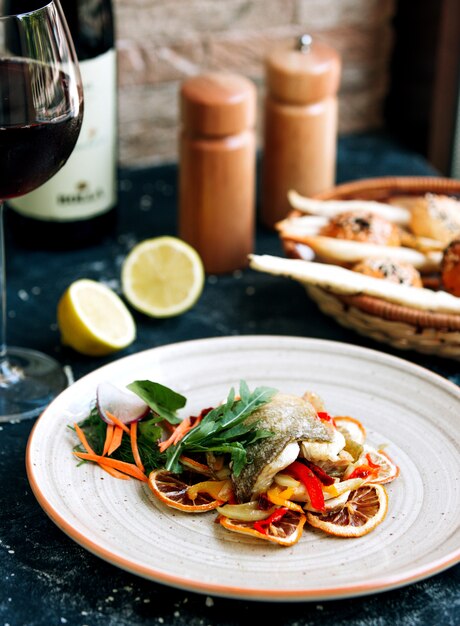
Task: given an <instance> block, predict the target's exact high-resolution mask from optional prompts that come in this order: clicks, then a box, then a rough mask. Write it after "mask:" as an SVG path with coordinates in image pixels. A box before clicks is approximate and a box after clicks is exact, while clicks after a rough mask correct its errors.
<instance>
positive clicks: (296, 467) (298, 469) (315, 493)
mask: <svg viewBox="0 0 460 626" xmlns="http://www.w3.org/2000/svg"><path fill="white" fill-rule="evenodd" d="M284 471H285V472H286V473H287V474H291V475H292V476H294V478H297V479H298V480H300V482H302V483H303V484H304V485H305V489H306V490H307V493H308V497H309V498H310V502H311V505H312V507H313V508H315V509H316V510H317V511H324V510H325V509H324V494H323V487H322V485H321V481H320V480H319V478H318V477H317V476H315V474H314V473H313V472H312V470H311V469H310V468H309V467H307V466H306V465H304V464H303V463H300V461H294V463H291V465H289V466H288V467H287V468H286V469H285V470H284Z"/></svg>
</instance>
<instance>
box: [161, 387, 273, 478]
mask: <svg viewBox="0 0 460 626" xmlns="http://www.w3.org/2000/svg"><path fill="white" fill-rule="evenodd" d="M275 393H276V389H272V388H271V387H257V388H256V389H255V390H254V391H253V392H252V393H251V391H250V390H249V387H248V385H247V383H246V382H244V381H241V382H240V393H239V396H240V397H239V399H238V400H235V390H234V389H233V388H232V389H231V390H230V392H229V394H228V397H227V400H226V402H224V403H223V404H221V405H219V406H218V407H216V408H214V409H212V410H211V411H209V413H207V414H206V415H205V417H204V418H203V419H202V421H201V422H200V423H199V424H198V426H196V427H195V428H193V429H192V430H190V431H189V432H188V433H186V435H185V436H184V437H183V438H182V439H181V440H180V441H179V442H178V443H177V444H176V445H172V446H170V447H169V448H168V449H167V450H166V466H165V467H166V469H167V470H170V471H173V472H176V473H177V472H178V471H180V470H181V465H180V462H179V458H180V456H181V455H182V454H183V453H184V452H185V451H187V452H191V453H193V452H195V453H196V452H217V453H221V454H225V453H229V454H230V456H231V460H232V464H233V465H232V470H233V473H234V474H235V476H238V474H239V473H240V472H241V470H242V468H243V467H244V465H245V464H246V447H247V446H248V445H250V444H252V443H254V442H255V441H258V440H260V439H262V438H264V437H270V436H272V435H273V433H272V432H270V431H267V430H262V429H258V428H257V421H255V422H252V423H247V422H246V420H247V418H248V417H249V416H250V415H251V414H252V413H253V412H254V411H255V410H256V409H258V408H260V407H261V406H263V405H264V404H266V403H267V402H269V401H270V400H271V399H272V397H273V396H274V394H275Z"/></svg>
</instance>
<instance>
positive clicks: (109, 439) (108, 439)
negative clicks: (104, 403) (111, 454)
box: [102, 424, 115, 456]
mask: <svg viewBox="0 0 460 626" xmlns="http://www.w3.org/2000/svg"><path fill="white" fill-rule="evenodd" d="M114 428H115V426H113V425H112V424H107V429H106V431H105V443H104V449H103V450H102V456H105V455H106V454H107V452H108V451H109V448H110V445H111V443H112V439H113V431H114Z"/></svg>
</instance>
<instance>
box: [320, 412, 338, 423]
mask: <svg viewBox="0 0 460 626" xmlns="http://www.w3.org/2000/svg"><path fill="white" fill-rule="evenodd" d="M317 416H318V417H319V419H320V420H323V422H330V423H331V424H332V425H333V426H335V422H334V418H333V417H332V415H329V413H327V412H326V411H318V412H317Z"/></svg>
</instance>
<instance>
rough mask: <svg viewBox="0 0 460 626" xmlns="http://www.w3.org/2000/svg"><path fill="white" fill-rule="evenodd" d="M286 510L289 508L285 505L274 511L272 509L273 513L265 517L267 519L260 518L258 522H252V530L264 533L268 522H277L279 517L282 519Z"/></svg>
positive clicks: (267, 527)
mask: <svg viewBox="0 0 460 626" xmlns="http://www.w3.org/2000/svg"><path fill="white" fill-rule="evenodd" d="M288 511H289V509H288V508H287V507H286V506H283V507H281V508H279V509H276V511H273V513H272V514H271V515H270V516H269V517H267V519H264V520H261V521H260V522H254V530H257V532H259V533H262V534H263V535H266V534H267V532H268V529H269V527H270V524H274V523H275V522H279V521H280V519H283V517H284V516H285V515H286V513H287V512H288Z"/></svg>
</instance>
